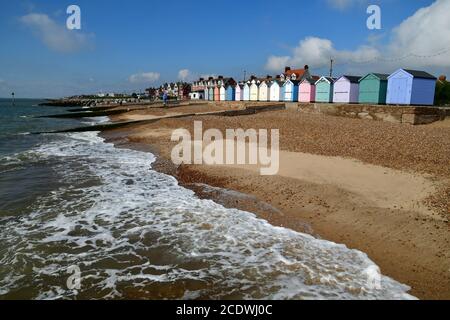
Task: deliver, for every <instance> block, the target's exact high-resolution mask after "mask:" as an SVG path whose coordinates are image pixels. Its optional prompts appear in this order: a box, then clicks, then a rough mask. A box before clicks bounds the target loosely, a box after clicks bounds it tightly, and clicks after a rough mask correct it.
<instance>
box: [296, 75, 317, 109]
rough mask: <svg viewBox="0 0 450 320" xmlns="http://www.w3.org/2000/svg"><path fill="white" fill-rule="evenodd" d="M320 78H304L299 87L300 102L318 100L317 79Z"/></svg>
mask: <svg viewBox="0 0 450 320" xmlns="http://www.w3.org/2000/svg"><path fill="white" fill-rule="evenodd" d="M317 80H319V78H314V77H313V78H312V79H303V81H302V82H300V85H299V88H298V102H306V103H310V102H315V101H316V81H317Z"/></svg>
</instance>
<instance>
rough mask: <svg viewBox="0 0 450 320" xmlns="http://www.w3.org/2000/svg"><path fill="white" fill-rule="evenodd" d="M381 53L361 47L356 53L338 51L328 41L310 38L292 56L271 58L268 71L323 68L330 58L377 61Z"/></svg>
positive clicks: (268, 62)
mask: <svg viewBox="0 0 450 320" xmlns="http://www.w3.org/2000/svg"><path fill="white" fill-rule="evenodd" d="M379 56H380V52H379V51H378V50H377V49H375V48H372V47H369V46H360V47H359V48H358V49H356V50H355V51H346V50H337V49H335V48H334V46H333V43H332V42H331V41H330V40H328V39H322V38H316V37H308V38H305V39H304V40H302V41H300V43H299V45H298V46H297V47H295V48H294V49H293V50H292V55H291V56H280V57H277V56H270V57H269V59H268V61H267V64H266V69H267V70H270V71H281V70H283V69H284V67H285V66H299V67H300V66H301V67H303V65H304V64H309V65H311V66H314V67H315V68H321V67H324V66H328V65H329V64H330V58H333V59H335V60H337V61H350V62H352V61H353V62H360V61H368V60H372V59H375V58H377V57H379Z"/></svg>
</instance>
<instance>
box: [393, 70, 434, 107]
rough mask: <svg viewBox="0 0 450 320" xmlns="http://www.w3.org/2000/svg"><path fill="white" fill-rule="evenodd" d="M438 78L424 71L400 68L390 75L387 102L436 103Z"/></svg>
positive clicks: (409, 103)
mask: <svg viewBox="0 0 450 320" xmlns="http://www.w3.org/2000/svg"><path fill="white" fill-rule="evenodd" d="M436 80H437V78H436V77H434V76H432V75H431V74H429V73H427V72H424V71H417V70H408V69H399V70H397V71H395V72H394V73H393V74H391V75H390V76H389V77H388V88H387V95H386V103H387V104H401V105H434V96H435V91H436Z"/></svg>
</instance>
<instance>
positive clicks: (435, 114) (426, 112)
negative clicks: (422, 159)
mask: <svg viewBox="0 0 450 320" xmlns="http://www.w3.org/2000/svg"><path fill="white" fill-rule="evenodd" d="M291 108H295V107H294V106H291ZM297 110H298V111H301V112H308V113H323V114H328V115H333V116H342V117H349V118H359V119H368V120H376V121H387V122H393V123H406V124H412V125H421V124H429V123H433V122H436V121H441V120H444V119H445V118H446V117H449V116H450V109H449V108H438V107H421V106H385V105H364V104H332V103H327V104H321V103H309V104H298V106H297Z"/></svg>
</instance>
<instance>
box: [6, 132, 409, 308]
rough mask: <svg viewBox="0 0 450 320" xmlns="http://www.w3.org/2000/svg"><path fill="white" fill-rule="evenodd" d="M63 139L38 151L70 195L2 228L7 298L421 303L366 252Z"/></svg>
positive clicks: (103, 149)
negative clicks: (70, 284) (77, 285)
mask: <svg viewBox="0 0 450 320" xmlns="http://www.w3.org/2000/svg"><path fill="white" fill-rule="evenodd" d="M60 138H61V139H59V140H56V141H51V142H49V143H46V144H43V145H41V146H39V147H37V148H34V149H33V150H32V151H31V152H32V153H33V154H34V155H35V156H36V157H38V158H39V159H46V158H58V159H59V161H58V162H57V165H55V167H54V170H55V171H56V172H59V173H60V179H61V181H63V182H64V186H63V187H60V188H58V189H56V190H54V191H52V192H51V194H50V195H48V196H45V197H41V198H40V199H39V200H38V201H36V202H35V203H34V205H33V208H32V209H33V210H32V214H30V215H27V216H21V217H20V218H5V219H3V220H2V221H1V224H2V229H1V231H0V243H2V248H3V251H4V254H3V256H2V257H1V259H0V298H1V297H3V298H8V297H15V296H17V295H19V294H20V296H21V297H23V298H29V299H73V298H80V299H118V298H132V299H135V298H148V299H197V298H201V299H414V297H412V296H410V295H409V294H408V293H407V292H408V290H409V289H410V288H409V287H407V286H405V285H402V284H400V283H398V282H396V281H395V280H393V279H390V278H389V277H386V276H382V275H380V276H379V281H380V286H379V287H374V286H373V285H371V283H370V280H371V279H370V276H369V275H368V270H378V267H377V266H376V265H375V264H374V263H373V262H372V261H371V260H370V259H369V258H368V257H367V255H366V254H364V253H362V252H360V251H356V250H350V249H348V248H347V247H345V246H344V245H338V244H335V243H332V242H328V241H325V240H319V239H316V238H313V237H312V236H309V235H306V234H302V233H297V232H294V231H292V230H289V229H285V228H279V227H274V226H272V225H270V224H269V223H268V222H267V221H264V220H261V219H259V218H257V217H256V216H255V215H254V214H252V213H249V212H244V211H240V210H237V209H227V208H224V207H223V206H221V205H219V204H217V203H215V202H213V201H210V200H201V199H199V198H197V197H196V196H195V194H194V193H193V192H192V191H190V190H187V189H185V188H183V187H181V186H179V185H178V182H177V180H176V179H174V178H173V177H171V176H167V175H164V174H161V173H159V172H156V171H154V170H152V169H151V165H152V163H153V162H154V161H155V157H154V156H153V155H152V154H150V153H144V152H140V151H135V150H126V149H119V148H115V147H114V146H113V145H112V144H107V143H105V142H104V141H103V139H102V138H100V137H99V136H98V135H97V133H94V132H88V133H76V134H64V135H60ZM27 156H29V155H27ZM70 266H77V267H79V268H80V271H81V276H82V278H81V279H82V280H81V290H70V289H68V288H67V285H66V280H67V278H68V277H69V276H70V274H68V268H69V267H70Z"/></svg>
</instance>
